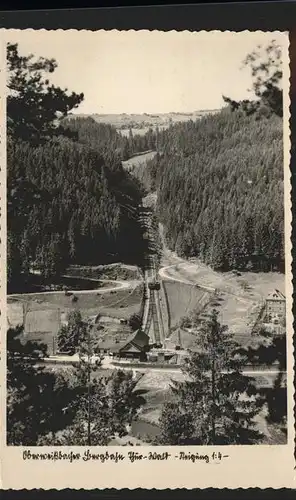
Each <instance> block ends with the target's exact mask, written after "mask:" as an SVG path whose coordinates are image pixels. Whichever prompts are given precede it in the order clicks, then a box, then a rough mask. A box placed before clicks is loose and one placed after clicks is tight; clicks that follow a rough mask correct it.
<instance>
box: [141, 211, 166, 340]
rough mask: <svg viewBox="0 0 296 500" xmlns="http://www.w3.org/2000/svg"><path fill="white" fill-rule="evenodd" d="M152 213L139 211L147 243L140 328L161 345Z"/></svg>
mask: <svg viewBox="0 0 296 500" xmlns="http://www.w3.org/2000/svg"><path fill="white" fill-rule="evenodd" d="M152 214H153V211H152V209H151V208H149V207H145V206H142V207H141V209H140V214H139V218H140V223H141V225H142V229H143V233H144V239H145V240H146V242H147V249H146V262H145V270H144V281H145V291H144V312H143V318H142V328H143V330H144V332H145V333H147V335H148V336H149V337H150V339H151V343H152V344H156V345H159V346H160V345H161V344H163V342H164V338H165V332H164V326H163V318H162V313H161V305H160V284H159V282H158V281H157V274H158V273H157V263H156V252H157V250H156V245H155V228H154V227H153V225H152Z"/></svg>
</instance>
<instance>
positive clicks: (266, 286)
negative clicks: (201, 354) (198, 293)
mask: <svg viewBox="0 0 296 500" xmlns="http://www.w3.org/2000/svg"><path fill="white" fill-rule="evenodd" d="M169 261H171V262H174V263H173V264H170V265H167V266H165V267H163V268H161V269H160V276H161V277H162V279H164V280H165V283H166V288H168V289H170V294H171V297H172V299H171V300H172V301H173V303H174V306H173V307H171V308H170V309H171V310H172V313H171V314H172V316H173V320H176V321H177V318H178V316H180V317H182V316H184V315H186V314H188V312H189V307H188V306H187V303H186V302H188V298H187V299H186V298H185V297H186V295H187V297H188V293H187V294H186V287H187V290H188V289H190V283H192V284H198V285H200V286H201V287H209V289H212V290H217V297H214V298H212V300H211V301H210V302H209V304H208V305H207V306H206V307H205V310H204V312H208V311H210V309H212V308H213V307H215V309H217V310H218V312H219V317H220V321H221V323H222V324H225V325H228V327H229V330H230V331H231V332H232V333H233V334H234V337H235V340H237V342H239V343H240V344H241V345H243V346H250V345H252V346H255V345H258V342H260V339H259V338H257V337H256V338H255V337H253V336H252V335H251V330H252V327H253V324H254V322H255V320H256V318H257V316H258V314H259V311H260V309H261V308H262V306H263V304H264V300H265V299H266V297H267V295H268V294H269V293H270V292H272V291H273V290H274V289H278V290H280V291H281V292H283V293H285V276H284V275H283V274H281V273H276V272H270V273H254V272H242V273H235V272H228V273H219V272H215V271H213V270H212V269H211V268H209V267H208V266H206V265H205V264H203V263H201V262H199V261H196V260H195V261H193V260H192V261H184V260H182V259H179V260H178V259H177V257H176V256H175V255H174V254H173V253H172V254H171V255H170V254H169V253H168V252H166V263H168V262H169ZM180 287H181V288H182V290H183V292H182V293H179V294H178V288H180ZM193 288H194V287H193ZM197 290H198V289H197ZM191 304H192V302H191ZM192 309H193V308H192ZM182 311H184V312H182ZM172 326H173V323H172ZM182 335H183V337H184V345H185V347H191V346H190V333H189V332H184V333H183V334H182ZM174 336H175V337H176V334H175V333H173V335H172V337H171V340H172V341H177V338H173V337H174ZM192 341H193V342H195V339H194V336H192Z"/></svg>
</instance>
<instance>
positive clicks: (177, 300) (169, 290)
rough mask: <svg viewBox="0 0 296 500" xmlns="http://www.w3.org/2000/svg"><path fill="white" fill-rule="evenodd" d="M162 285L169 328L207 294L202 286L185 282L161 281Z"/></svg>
mask: <svg viewBox="0 0 296 500" xmlns="http://www.w3.org/2000/svg"><path fill="white" fill-rule="evenodd" d="M163 286H164V289H165V293H166V296H167V300H168V306H169V315H170V323H171V328H174V327H175V326H176V325H177V324H178V323H179V321H180V319H181V318H182V317H184V316H187V315H188V314H190V313H191V312H192V311H193V310H194V309H196V308H197V307H198V306H199V303H200V302H201V301H202V300H203V299H204V298H205V296H209V294H208V292H206V291H204V290H203V289H202V288H197V287H196V286H194V285H187V284H185V283H180V282H175V283H174V282H171V281H163Z"/></svg>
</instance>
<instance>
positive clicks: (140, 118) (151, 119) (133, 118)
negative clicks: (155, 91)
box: [69, 109, 219, 135]
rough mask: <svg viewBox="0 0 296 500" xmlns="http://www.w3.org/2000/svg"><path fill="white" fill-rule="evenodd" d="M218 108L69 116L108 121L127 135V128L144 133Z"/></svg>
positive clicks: (75, 114)
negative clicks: (177, 111) (175, 111)
mask: <svg viewBox="0 0 296 500" xmlns="http://www.w3.org/2000/svg"><path fill="white" fill-rule="evenodd" d="M218 111H219V110H217V109H214V110H199V111H193V112H188V113H186V112H184V113H181V112H180V113H174V112H171V113H154V114H151V113H150V114H148V113H143V114H126V113H122V114H98V113H94V114H92V115H86V114H81V113H73V114H70V115H69V117H71V116H73V117H78V116H81V117H88V116H90V117H91V118H93V119H94V120H95V121H96V122H98V123H109V124H110V125H113V127H115V128H116V129H117V130H118V131H120V132H121V133H122V134H124V135H127V134H128V133H129V129H130V128H131V129H132V132H133V134H141V135H144V134H145V133H146V132H148V130H149V128H152V129H155V128H156V127H158V128H159V130H161V129H163V128H167V127H168V126H169V125H170V123H172V124H174V123H178V122H184V121H188V120H198V119H199V118H201V117H202V116H205V115H207V114H213V113H217V112H218Z"/></svg>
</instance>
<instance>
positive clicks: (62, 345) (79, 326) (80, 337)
mask: <svg viewBox="0 0 296 500" xmlns="http://www.w3.org/2000/svg"><path fill="white" fill-rule="evenodd" d="M86 334H87V325H86V324H85V322H84V321H83V320H82V316H81V312H80V311H79V310H77V309H76V310H73V311H70V313H69V314H68V318H67V325H62V326H61V328H60V331H59V333H58V347H59V350H60V351H63V352H65V351H69V352H71V353H74V352H75V351H76V350H77V349H79V348H80V345H81V344H82V343H83V342H84V341H85V338H86Z"/></svg>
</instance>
